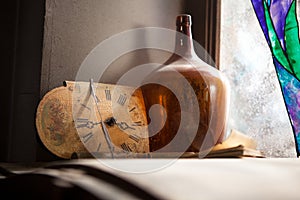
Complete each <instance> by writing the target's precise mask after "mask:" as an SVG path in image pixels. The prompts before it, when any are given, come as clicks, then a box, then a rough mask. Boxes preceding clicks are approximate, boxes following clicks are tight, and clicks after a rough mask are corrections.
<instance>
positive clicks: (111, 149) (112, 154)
mask: <svg viewBox="0 0 300 200" xmlns="http://www.w3.org/2000/svg"><path fill="white" fill-rule="evenodd" d="M90 89H91V94H92V96H93V98H94V100H95V104H96V107H97V111H98V114H99V116H100V120H101V121H100V123H101V127H102V130H103V133H104V136H105V140H106V143H107V145H108V147H109V150H110V153H111V157H112V158H114V146H113V144H112V142H111V138H110V135H109V133H108V130H107V128H106V126H105V124H104V122H103V120H102V115H101V112H100V110H99V106H98V102H99V99H98V97H97V95H96V92H95V88H94V82H93V79H90Z"/></svg>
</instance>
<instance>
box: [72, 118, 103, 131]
mask: <svg viewBox="0 0 300 200" xmlns="http://www.w3.org/2000/svg"><path fill="white" fill-rule="evenodd" d="M100 123H101V122H93V121H90V120H88V119H84V118H79V119H77V120H76V125H77V126H76V128H89V129H93V128H94V127H95V125H98V124H100Z"/></svg>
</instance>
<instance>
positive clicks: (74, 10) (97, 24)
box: [41, 0, 184, 95]
mask: <svg viewBox="0 0 300 200" xmlns="http://www.w3.org/2000/svg"><path fill="white" fill-rule="evenodd" d="M183 2H184V0H151V1H149V0H129V1H125V0H63V1H62V0H47V1H46V16H45V29H44V49H43V63H42V74H41V95H44V94H45V93H46V92H47V91H49V90H50V89H53V88H54V87H57V86H61V85H62V82H63V81H64V80H74V78H75V76H76V73H77V70H78V68H79V67H80V65H81V63H82V62H83V60H84V59H85V57H86V56H87V54H88V53H89V52H90V51H91V50H92V49H93V48H94V47H95V46H96V45H97V44H99V43H100V42H101V41H103V40H105V39H107V38H109V37H110V36H112V35H114V34H117V33H120V32H122V31H126V30H129V29H132V28H137V27H147V26H154V27H164V28H169V29H173V30H175V18H176V16H177V15H178V14H180V13H182V12H183V10H184V3H183ZM120 45H122V44H120ZM165 57H166V55H164V54H161V52H160V53H159V52H150V53H149V52H147V53H146V54H145V52H135V53H133V54H129V55H127V56H126V57H124V56H123V57H122V58H120V59H119V60H117V61H116V62H114V63H113V64H112V66H111V68H110V70H109V71H108V72H107V75H106V76H105V80H103V82H111V83H113V82H114V81H115V80H117V77H118V76H119V75H120V73H123V72H124V71H126V70H127V69H128V68H130V65H131V66H134V65H136V64H139V63H140V62H141V61H142V60H145V59H148V60H151V59H152V58H154V59H156V61H157V60H158V62H160V61H161V62H163V59H164V58H165Z"/></svg>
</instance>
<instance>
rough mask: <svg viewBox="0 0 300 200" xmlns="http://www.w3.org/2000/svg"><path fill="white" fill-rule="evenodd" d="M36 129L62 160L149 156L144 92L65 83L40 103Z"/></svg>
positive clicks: (90, 84) (104, 85) (120, 87)
mask: <svg viewBox="0 0 300 200" xmlns="http://www.w3.org/2000/svg"><path fill="white" fill-rule="evenodd" d="M36 127H37V131H38V135H39V137H40V139H41V141H42V142H43V144H44V145H45V146H46V147H47V149H49V150H50V151H51V152H52V153H54V154H55V155H57V156H59V157H61V158H71V157H72V156H74V155H76V156H77V157H90V156H94V157H101V158H102V157H104V158H115V157H127V156H132V155H135V154H144V153H148V152H149V139H148V138H149V137H148V130H147V118H146V111H145V105H144V100H143V96H142V92H141V90H140V89H135V88H132V87H128V86H121V85H112V84H103V83H94V82H93V80H90V81H89V82H71V81H65V82H64V86H61V87H58V88H55V89H53V90H51V91H49V92H48V93H47V94H46V95H45V96H44V97H43V99H42V100H41V101H40V103H39V106H38V109H37V113H36Z"/></svg>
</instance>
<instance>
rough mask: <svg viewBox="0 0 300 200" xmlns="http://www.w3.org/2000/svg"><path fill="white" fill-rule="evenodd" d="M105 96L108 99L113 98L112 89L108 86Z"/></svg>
mask: <svg viewBox="0 0 300 200" xmlns="http://www.w3.org/2000/svg"><path fill="white" fill-rule="evenodd" d="M105 98H106V100H107V101H110V100H111V94H110V90H109V89H108V88H106V89H105Z"/></svg>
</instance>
